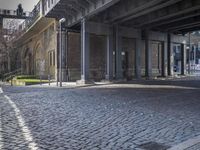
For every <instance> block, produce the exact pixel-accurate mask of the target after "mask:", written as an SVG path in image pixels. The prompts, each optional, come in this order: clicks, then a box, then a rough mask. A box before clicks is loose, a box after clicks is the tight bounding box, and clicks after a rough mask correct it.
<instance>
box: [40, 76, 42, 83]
mask: <svg viewBox="0 0 200 150" xmlns="http://www.w3.org/2000/svg"><path fill="white" fill-rule="evenodd" d="M40 85H42V76H41V75H40Z"/></svg>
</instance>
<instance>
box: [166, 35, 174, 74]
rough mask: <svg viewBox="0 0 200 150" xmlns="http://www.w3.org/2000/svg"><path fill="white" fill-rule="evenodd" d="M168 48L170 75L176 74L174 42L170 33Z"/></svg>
mask: <svg viewBox="0 0 200 150" xmlns="http://www.w3.org/2000/svg"><path fill="white" fill-rule="evenodd" d="M167 49H168V75H169V76H173V75H174V50H173V43H172V42H171V35H170V34H168V39H167Z"/></svg>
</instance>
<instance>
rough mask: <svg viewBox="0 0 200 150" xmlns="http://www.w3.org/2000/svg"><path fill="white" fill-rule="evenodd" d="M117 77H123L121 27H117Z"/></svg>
mask: <svg viewBox="0 0 200 150" xmlns="http://www.w3.org/2000/svg"><path fill="white" fill-rule="evenodd" d="M115 39H116V79H123V72H122V36H121V35H120V31H119V27H118V26H117V27H116V38H115Z"/></svg>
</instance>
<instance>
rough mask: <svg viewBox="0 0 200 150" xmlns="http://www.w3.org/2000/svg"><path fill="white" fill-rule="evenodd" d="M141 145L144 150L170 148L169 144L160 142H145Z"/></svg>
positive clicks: (165, 149)
mask: <svg viewBox="0 0 200 150" xmlns="http://www.w3.org/2000/svg"><path fill="white" fill-rule="evenodd" d="M139 147H140V148H142V149H144V150H167V149H168V148H170V147H169V146H166V145H163V144H160V143H156V142H148V143H144V144H142V145H140V146H139Z"/></svg>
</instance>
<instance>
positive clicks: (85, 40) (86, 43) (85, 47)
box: [81, 19, 90, 83]
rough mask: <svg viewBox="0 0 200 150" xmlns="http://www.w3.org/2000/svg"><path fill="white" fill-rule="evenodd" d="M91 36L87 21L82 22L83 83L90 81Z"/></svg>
mask: <svg viewBox="0 0 200 150" xmlns="http://www.w3.org/2000/svg"><path fill="white" fill-rule="evenodd" d="M89 48H90V35H89V33H88V32H87V29H86V20H85V19H83V20H82V22H81V80H82V82H83V83H85V82H86V81H88V80H89V52H90V50H89Z"/></svg>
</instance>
